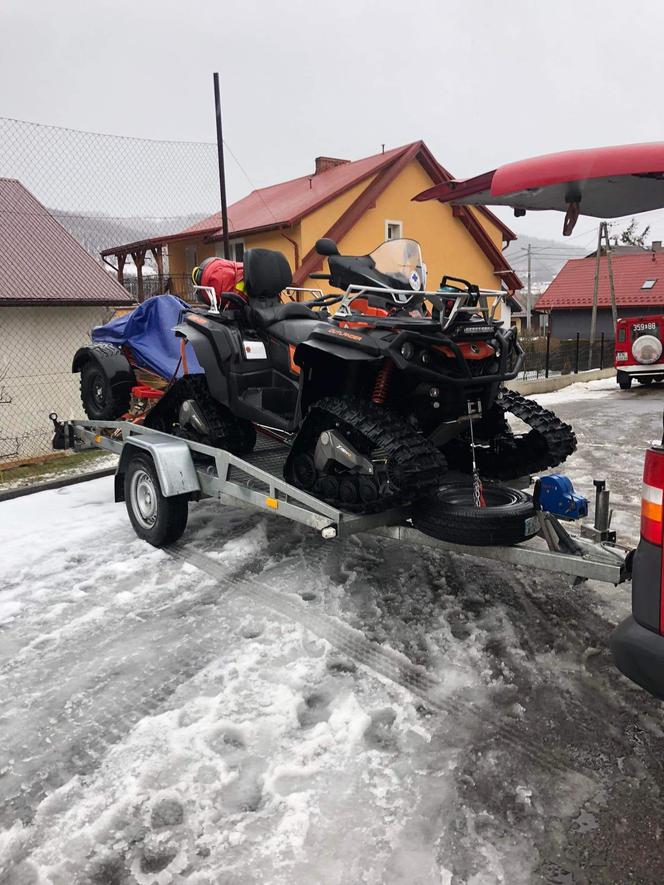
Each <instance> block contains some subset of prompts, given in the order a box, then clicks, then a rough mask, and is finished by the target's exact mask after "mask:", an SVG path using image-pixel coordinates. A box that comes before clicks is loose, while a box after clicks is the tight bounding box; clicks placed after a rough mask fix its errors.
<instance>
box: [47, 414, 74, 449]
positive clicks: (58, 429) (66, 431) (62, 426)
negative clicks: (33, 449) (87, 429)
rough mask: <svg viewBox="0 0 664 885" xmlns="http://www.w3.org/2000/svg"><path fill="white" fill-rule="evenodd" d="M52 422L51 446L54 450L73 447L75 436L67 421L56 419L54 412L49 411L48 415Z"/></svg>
mask: <svg viewBox="0 0 664 885" xmlns="http://www.w3.org/2000/svg"><path fill="white" fill-rule="evenodd" d="M48 417H49V420H50V421H52V422H53V441H52V443H51V448H53V449H55V450H56V451H64V450H65V449H73V448H74V444H75V442H76V438H75V436H74V433H73V431H72V428H71V425H70V424H69V422H68V421H58V415H57V413H56V412H51V414H50V415H49V416H48Z"/></svg>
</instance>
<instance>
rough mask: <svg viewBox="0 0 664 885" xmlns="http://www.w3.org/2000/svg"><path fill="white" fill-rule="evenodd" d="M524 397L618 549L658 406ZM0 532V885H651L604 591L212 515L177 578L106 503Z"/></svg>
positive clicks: (648, 771) (68, 501) (621, 599)
mask: <svg viewBox="0 0 664 885" xmlns="http://www.w3.org/2000/svg"><path fill="white" fill-rule="evenodd" d="M538 399H539V400H540V401H541V402H542V403H543V404H545V405H547V407H551V408H554V409H555V410H556V411H557V412H559V414H561V416H562V417H564V418H566V419H567V420H570V421H572V423H574V425H575V427H576V429H577V432H578V435H579V438H580V440H581V446H580V451H579V453H577V454H575V455H574V456H573V458H572V459H570V463H569V465H566V468H565V472H568V473H570V475H572V476H573V478H574V479H575V480H576V481H578V482H579V485H580V486H581V489H582V490H583V491H585V492H586V493H588V492H589V490H590V489H589V486H590V480H591V478H592V477H593V476H599V475H600V474H602V475H604V476H606V478H608V479H609V480H610V483H611V485H612V487H613V488H614V491H615V501H614V504H615V505H616V506H619V507H620V512H619V514H618V515H617V517H616V524H617V527H618V529H619V532H620V534H621V536H622V537H623V539H629V538H632V539H634V538H635V532H637V531H638V498H639V482H640V470H641V463H642V457H643V446H644V443H645V441H647V440H648V439H649V438H651V437H654V436H656V435H657V432H658V430H659V428H660V427H661V410H662V407H663V406H664V393H663V392H660V391H659V390H657V389H651V390H634V391H630V392H620V391H618V390H617V388H616V386H615V382H613V383H612V384H607V382H605V381H601V382H591V383H590V384H588V385H578V386H577V385H575V386H574V387H571V388H567V389H566V390H564V391H560V392H559V393H555V394H547V395H544V396H541V397H538ZM0 525H1V529H0V535H1V539H2V559H1V561H0V883H2V885H33V883H34V885H37V883H39V885H46V883H53V885H76V883H97V885H124V883H142V885H148V883H149V885H153V883H158V885H166V883H181V882H182V883H184V882H186V883H195V885H201V883H206V885H216V883H232V885H240V883H242V885H244V883H275V885H280V883H284V885H286V883H289V885H290V883H294V885H299V883H303V885H304V883H306V885H309V883H335V885H336V883H339V885H342V883H343V885H346V883H376V885H378V883H395V885H396V883H400V885H401V883H403V885H406V883H408V885H411V883H412V885H433V883H435V885H441V883H443V885H462V883H464V885H498V883H506V885H521V883H523V885H525V883H537V882H549V883H577V882H578V883H586V882H587V883H599V882H607V883H608V882H611V883H623V882H628V881H630V882H644V883H645V882H661V881H662V878H663V877H664V852H662V851H661V850H659V848H658V845H659V842H658V840H659V838H660V832H661V830H660V826H661V823H660V822H661V820H662V808H661V805H660V799H659V793H660V791H661V790H662V788H663V787H664V769H663V768H662V764H661V759H662V758H664V754H663V752H662V751H663V750H664V731H663V730H662V727H663V725H664V719H663V717H662V714H661V711H660V705H659V704H657V703H656V702H654V701H652V700H650V699H649V698H648V697H647V696H645V695H644V694H643V693H642V692H640V691H639V690H638V689H636V688H635V687H632V686H631V685H630V684H629V683H628V682H627V681H625V680H623V679H622V677H620V676H619V675H618V674H616V673H615V671H614V670H613V668H612V665H611V662H610V658H609V656H608V653H607V651H606V640H607V637H608V634H609V632H610V630H611V627H612V625H613V624H615V623H616V621H617V620H618V619H619V618H620V617H622V616H623V615H624V614H625V613H626V612H627V611H628V608H629V596H628V590H627V588H625V587H623V588H618V589H614V588H612V587H606V586H603V585H599V584H597V585H593V584H586V585H581V586H579V587H575V588H572V587H571V586H570V584H569V582H568V581H566V580H565V579H564V578H559V577H556V576H555V575H544V574H536V573H528V572H525V571H523V570H519V569H513V568H508V567H503V566H500V565H499V564H492V563H488V562H484V561H481V560H476V559H472V558H470V557H463V556H455V555H445V554H442V553H437V552H435V551H432V550H426V549H424V550H423V549H410V548H407V547H403V546H400V545H398V544H396V543H395V542H390V541H383V540H379V539H376V538H369V537H364V538H353V539H349V540H348V541H335V542H324V541H322V540H321V539H320V538H318V537H317V536H316V535H314V533H312V532H308V531H307V530H305V529H301V528H298V527H295V526H293V525H291V524H289V523H288V522H287V521H286V520H281V519H280V518H279V517H276V516H274V517H272V516H262V515H259V514H256V513H253V512H252V511H249V510H242V509H238V508H220V507H219V506H218V505H215V504H214V503H213V502H202V503H200V504H197V505H194V506H192V508H191V516H190V525H189V529H188V531H187V534H186V536H185V538H184V539H183V545H182V548H181V551H183V552H184V555H186V554H187V551H189V553H191V554H197V555H203V556H204V557H205V559H204V560H200V563H201V564H204V565H205V564H207V565H206V570H201V569H198V568H196V567H194V566H192V565H191V564H189V563H183V562H182V561H181V559H180V558H177V557H176V558H173V557H172V556H171V555H169V554H168V553H165V552H163V551H157V550H154V549H153V548H151V547H149V546H148V545H146V544H144V543H143V542H141V541H139V540H137V539H136V538H135V536H134V535H133V533H132V531H131V528H130V526H129V523H128V520H127V517H126V514H125V511H124V507H123V506H122V505H115V504H113V503H112V478H105V479H100V480H96V481H92V482H88V483H83V484H81V485H76V486H72V487H68V488H64V489H60V490H58V491H52V492H42V493H40V494H38V495H34V496H29V497H25V498H21V499H17V500H15V501H9V502H4V503H2V504H0Z"/></svg>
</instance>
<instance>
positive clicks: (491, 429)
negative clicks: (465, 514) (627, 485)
mask: <svg viewBox="0 0 664 885" xmlns="http://www.w3.org/2000/svg"><path fill="white" fill-rule="evenodd" d="M507 412H509V413H511V414H512V415H514V417H515V418H519V419H520V420H521V421H523V422H524V424H527V425H528V426H529V427H530V428H531V430H530V431H529V432H528V433H525V434H514V433H513V432H512V431H511V429H510V427H509V425H508V423H507V420H506V418H505V414H506V413H507ZM475 437H476V441H478V440H479V444H478V445H477V446H476V448H475V457H476V460H477V467H478V470H479V472H480V475H481V476H483V477H485V478H487V479H500V480H509V479H515V478H516V477H519V476H526V475H528V474H531V473H539V472H541V471H543V470H547V469H548V468H550V467H556V466H557V465H558V464H562V462H563V461H564V460H565V459H566V458H568V457H569V456H570V455H571V454H572V453H573V452H574V451H575V450H576V435H575V433H574V431H573V430H572V428H571V426H570V425H569V424H566V423H565V422H564V421H561V420H560V418H558V417H557V415H555V414H554V413H553V412H550V411H549V410H548V409H544V408H543V407H542V406H540V405H539V404H538V403H536V402H535V401H534V400H532V399H528V398H527V397H525V396H521V394H519V393H516V391H514V390H507V389H505V388H503V389H502V390H501V394H500V396H499V398H498V399H497V400H496V402H495V403H494V405H493V406H492V407H491V410H490V411H489V413H488V414H487V415H486V416H485V417H483V418H482V419H481V421H479V422H478V424H477V427H476V429H475ZM443 451H444V453H445V456H446V457H447V460H448V461H449V464H450V466H451V467H453V468H454V469H456V470H461V471H462V472H464V473H471V472H472V457H471V451H470V439H469V436H468V435H464V436H463V437H460V438H458V439H454V440H452V441H451V442H449V443H448V444H447V445H446V446H444V447H443Z"/></svg>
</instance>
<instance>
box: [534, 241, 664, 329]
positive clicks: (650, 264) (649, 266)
mask: <svg viewBox="0 0 664 885" xmlns="http://www.w3.org/2000/svg"><path fill="white" fill-rule="evenodd" d="M611 265H612V268H613V281H614V289H615V295H616V306H617V310H618V316H619V317H629V316H642V315H649V314H658V313H664V252H663V251H662V244H661V243H660V242H654V243H653V244H652V247H651V248H650V249H638V248H636V249H635V248H633V247H630V248H629V249H627V250H624V251H623V250H622V249H618V250H616V251H615V252H613V251H612V255H611ZM595 267H596V259H595V254H593V255H589V256H587V257H586V258H574V259H571V260H570V261H567V262H566V263H565V265H564V266H563V267H562V269H561V270H560V273H559V274H558V276H557V277H556V278H555V279H554V280H553V282H552V283H551V284H550V285H549V287H548V288H547V289H546V291H545V292H544V293H543V295H541V296H540V298H539V299H538V300H537V303H536V304H535V310H536V311H538V312H539V313H540V314H544V315H547V316H548V323H547V324H548V328H549V330H550V331H551V334H552V335H553V336H554V337H555V338H574V337H575V336H576V333H577V332H579V333H580V335H581V338H588V337H589V336H590V323H591V317H592V306H593V293H594V289H595ZM596 329H597V335H601V334H602V332H603V333H604V334H605V336H606V337H607V338H613V319H612V314H611V296H610V288H609V268H608V261H607V258H606V255H601V256H600V273H599V290H598V296H597V327H596Z"/></svg>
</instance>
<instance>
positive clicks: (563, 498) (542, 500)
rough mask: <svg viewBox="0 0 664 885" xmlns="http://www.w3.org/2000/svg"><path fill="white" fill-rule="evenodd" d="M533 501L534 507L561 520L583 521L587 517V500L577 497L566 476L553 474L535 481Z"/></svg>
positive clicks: (580, 496)
mask: <svg viewBox="0 0 664 885" xmlns="http://www.w3.org/2000/svg"><path fill="white" fill-rule="evenodd" d="M533 501H534V503H535V506H536V507H539V508H540V509H541V510H546V512H547V513H553V514H554V515H555V516H559V517H561V518H562V519H583V517H584V516H588V499H587V498H584V497H583V495H577V494H576V492H575V491H574V486H573V485H572V481H571V480H570V479H569V477H567V476H562V475H561V474H559V473H553V474H551V476H540V477H539V479H536V480H535V489H534V492H533Z"/></svg>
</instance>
